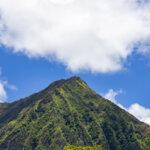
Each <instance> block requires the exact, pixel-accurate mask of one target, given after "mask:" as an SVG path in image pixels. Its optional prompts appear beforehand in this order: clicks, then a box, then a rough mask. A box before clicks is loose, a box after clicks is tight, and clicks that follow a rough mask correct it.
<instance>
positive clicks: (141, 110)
mask: <svg viewBox="0 0 150 150" xmlns="http://www.w3.org/2000/svg"><path fill="white" fill-rule="evenodd" d="M121 93H122V90H119V91H114V90H113V89H110V90H108V92H107V93H106V94H102V95H103V96H104V97H105V98H106V99H108V100H110V101H111V102H113V103H115V104H116V105H118V106H119V107H121V108H122V109H125V110H126V111H128V112H129V113H131V114H132V115H134V116H135V117H136V118H138V119H139V120H140V121H143V122H145V123H147V124H149V125H150V109H149V108H145V107H143V106H141V105H139V104H137V103H136V104H132V105H131V106H130V107H128V108H125V107H124V106H123V105H121V104H120V103H119V102H118V101H117V100H116V96H117V95H119V94H121Z"/></svg>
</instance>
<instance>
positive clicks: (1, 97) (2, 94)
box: [0, 82, 7, 102]
mask: <svg viewBox="0 0 150 150" xmlns="http://www.w3.org/2000/svg"><path fill="white" fill-rule="evenodd" d="M6 99H7V94H6V91H5V89H4V85H3V84H2V83H1V82H0V102H4V101H5V100H6Z"/></svg>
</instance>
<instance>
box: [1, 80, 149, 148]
mask: <svg viewBox="0 0 150 150" xmlns="http://www.w3.org/2000/svg"><path fill="white" fill-rule="evenodd" d="M66 145H78V146H94V145H102V148H103V150H150V127H149V126H148V125H147V124H144V123H142V122H140V121H138V120H137V119H136V118H135V117H133V116H132V115H130V114H129V113H127V112H126V111H124V110H122V109H121V108H119V107H118V106H116V105H114V104H113V103H111V102H110V101H108V100H106V99H104V98H102V97H101V96H99V95H97V94H96V93H95V92H94V91H92V90H91V89H90V88H89V87H88V86H87V84H86V83H85V82H84V81H83V80H81V79H80V78H79V77H73V78H70V79H68V80H60V81H56V82H54V83H52V84H51V85H50V86H48V87H47V88H46V89H44V90H43V91H41V92H39V93H36V94H33V95H31V96H29V97H27V98H24V99H21V100H19V101H16V102H13V103H10V104H8V103H4V104H1V103H0V150H12V149H13V150H48V149H50V150H62V149H63V148H64V146H66Z"/></svg>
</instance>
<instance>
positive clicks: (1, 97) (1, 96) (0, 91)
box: [0, 68, 17, 103]
mask: <svg viewBox="0 0 150 150" xmlns="http://www.w3.org/2000/svg"><path fill="white" fill-rule="evenodd" d="M1 75H2V69H1V68H0V76H1ZM5 88H8V89H11V90H17V88H16V86H14V85H11V84H9V83H8V81H6V80H1V79H0V103H2V102H5V101H6V100H7V92H6V90H5Z"/></svg>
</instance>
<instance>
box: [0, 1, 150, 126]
mask: <svg viewBox="0 0 150 150" xmlns="http://www.w3.org/2000/svg"><path fill="white" fill-rule="evenodd" d="M0 16H1V17H0V101H1V102H13V101H15V100H18V99H20V98H23V97H26V96H29V95H30V94H32V93H35V92H38V91H40V90H42V89H44V88H45V87H47V86H48V85H49V84H50V83H51V82H53V81H55V80H59V79H62V78H65V79H66V78H69V77H71V76H74V75H76V76H80V77H81V78H82V79H83V80H85V81H86V82H87V84H88V85H89V86H90V87H91V88H92V89H93V90H94V91H96V92H97V93H99V94H100V95H102V96H104V97H106V98H107V99H109V100H111V101H112V102H114V103H115V104H117V105H119V106H120V107H122V108H123V109H125V110H126V111H128V112H130V113H132V114H133V115H135V116H136V117H137V118H138V119H140V120H141V121H144V122H146V123H149V124H150V109H149V108H150V101H149V99H150V91H149V90H150V57H149V54H150V44H149V41H150V40H149V37H150V17H149V16H150V3H149V2H148V1H144V0H141V1H140V3H138V2H137V1H136V0H129V1H128V3H127V2H126V1H125V0H115V1H112V0H101V1H99V0H94V3H93V0H82V1H81V0H55V1H54V0H44V1H40V0H26V1H25V0H13V1H10V0H1V1H0ZM139 110H140V111H139Z"/></svg>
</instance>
